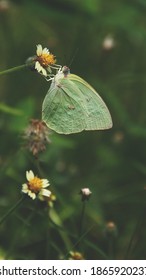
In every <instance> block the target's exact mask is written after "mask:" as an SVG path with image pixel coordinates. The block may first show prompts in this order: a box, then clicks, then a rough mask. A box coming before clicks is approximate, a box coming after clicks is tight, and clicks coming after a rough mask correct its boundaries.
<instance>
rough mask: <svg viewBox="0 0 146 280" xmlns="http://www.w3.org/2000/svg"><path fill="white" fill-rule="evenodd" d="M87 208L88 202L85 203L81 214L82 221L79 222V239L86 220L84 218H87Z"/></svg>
mask: <svg viewBox="0 0 146 280" xmlns="http://www.w3.org/2000/svg"><path fill="white" fill-rule="evenodd" d="M85 207H86V201H83V206H82V212H81V217H80V221H79V238H80V236H81V235H82V231H83V220H84V216H85Z"/></svg>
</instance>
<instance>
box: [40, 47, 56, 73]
mask: <svg viewBox="0 0 146 280" xmlns="http://www.w3.org/2000/svg"><path fill="white" fill-rule="evenodd" d="M36 55H37V57H36V62H35V69H36V70H37V71H38V72H39V73H41V74H42V75H43V76H45V77H47V70H48V71H49V72H51V71H50V66H51V65H55V62H56V60H55V57H54V55H53V54H51V53H50V52H49V49H47V48H44V49H43V48H42V45H40V44H39V45H37V49H36Z"/></svg>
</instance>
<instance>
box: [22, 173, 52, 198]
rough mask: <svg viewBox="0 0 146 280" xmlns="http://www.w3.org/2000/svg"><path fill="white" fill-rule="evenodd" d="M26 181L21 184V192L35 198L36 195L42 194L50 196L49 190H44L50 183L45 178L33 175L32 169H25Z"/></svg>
mask: <svg viewBox="0 0 146 280" xmlns="http://www.w3.org/2000/svg"><path fill="white" fill-rule="evenodd" d="M26 179H27V180H28V182H27V183H25V184H23V185H22V192H23V193H26V194H28V196H30V197H31V198H32V199H35V198H36V197H37V195H43V196H46V197H50V195H51V191H49V190H46V188H47V187H48V186H49V185H50V184H49V181H48V180H47V179H40V178H38V177H37V176H34V173H33V172H32V170H30V171H26Z"/></svg>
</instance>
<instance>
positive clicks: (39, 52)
mask: <svg viewBox="0 0 146 280" xmlns="http://www.w3.org/2000/svg"><path fill="white" fill-rule="evenodd" d="M42 51H43V48H42V45H40V44H39V45H37V50H36V54H37V56H40V55H41V54H42Z"/></svg>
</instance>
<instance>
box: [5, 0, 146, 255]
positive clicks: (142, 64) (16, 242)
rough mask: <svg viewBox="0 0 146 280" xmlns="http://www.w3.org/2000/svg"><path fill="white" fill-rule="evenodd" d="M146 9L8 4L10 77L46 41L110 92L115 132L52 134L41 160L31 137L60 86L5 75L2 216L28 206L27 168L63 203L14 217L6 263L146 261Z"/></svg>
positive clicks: (36, 205)
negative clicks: (52, 89)
mask: <svg viewBox="0 0 146 280" xmlns="http://www.w3.org/2000/svg"><path fill="white" fill-rule="evenodd" d="M5 1H6V0H5ZM145 11H146V3H145V1H144V0H133V1H130V0H125V1H120V0H112V1H105V0H92V1H91V0H86V1H85V0H79V1H77V0H76V1H74V0H70V1H67V0H61V1H60V0H53V1H40V0H37V1H35V0H25V1H24V0H21V1H16V0H15V1H9V2H8V6H7V8H5V9H3V8H2V6H1V1H0V17H1V25H0V38H1V44H0V57H1V63H0V70H1V71H3V70H6V69H9V68H11V67H13V66H17V65H18V66H19V65H21V64H24V63H25V61H26V59H27V58H28V57H31V56H32V55H35V51H36V44H38V43H40V44H42V46H44V47H48V48H49V49H50V51H51V52H52V53H53V54H55V55H56V59H57V63H58V64H61V65H67V66H69V67H70V69H71V73H75V74H77V75H78V76H81V77H83V78H84V79H85V80H87V82H89V84H91V85H92V86H93V87H94V88H95V89H96V90H97V92H99V93H100V94H101V96H102V97H103V99H104V100H105V103H106V104H107V106H108V108H109V110H110V112H111V115H112V119H113V125H114V126H113V128H112V129H111V130H109V131H102V132H101V131H92V132H91V131H89V132H88V131H86V132H82V133H79V134H74V135H69V136H67V135H58V134H55V133H52V134H51V135H50V139H51V143H50V144H48V146H47V148H46V150H45V151H44V152H43V153H41V154H40V155H39V158H36V157H34V156H33V155H32V153H31V152H30V151H28V150H27V149H26V147H25V144H24V139H23V137H22V135H23V132H24V130H25V129H26V127H27V125H28V123H29V120H30V119H31V118H33V119H35V118H36V119H41V108H42V102H43V100H44V97H45V95H46V93H47V91H48V89H49V86H50V82H46V81H45V79H43V78H42V77H41V76H39V75H38V74H37V73H36V72H35V71H30V70H29V69H24V70H21V71H19V72H16V71H15V72H14V73H9V74H8V75H3V76H0V95H1V102H0V114H1V118H0V130H1V145H0V164H1V169H0V181H1V184H0V216H1V218H2V217H3V215H5V214H6V213H7V211H9V209H11V207H12V208H13V207H14V205H15V204H16V203H18V202H19V200H20V199H21V188H22V184H23V183H25V181H26V178H25V173H26V170H30V169H31V170H33V171H34V173H35V174H38V176H40V175H41V177H42V178H47V179H48V180H49V181H50V184H51V186H50V188H51V191H52V192H53V193H54V194H55V195H56V198H57V199H56V201H55V202H54V208H51V209H50V208H48V207H46V204H44V203H42V202H41V201H37V200H35V201H33V200H31V199H30V198H28V199H27V198H26V199H25V200H24V201H23V202H22V203H21V204H20V205H19V207H17V208H16V209H15V211H13V212H12V213H11V215H8V216H7V218H6V219H4V221H3V223H2V224H1V230H0V239H1V245H0V254H1V255H0V258H5V259H59V258H68V253H69V251H79V252H81V253H83V255H84V258H85V259H105V258H107V259H110V258H114V259H145V258H146V250H145V249H146V248H145V246H146V245H145V236H146V224H145V216H144V215H145V208H146V193H145V184H146V145H145V142H146V113H145V112H146V105H145V104H146V95H145V90H146V79H145V76H146V55H145V46H146V17H145ZM85 187H88V188H90V190H91V191H92V195H91V197H90V199H89V201H86V202H85V205H86V208H85V213H84V215H85V216H84V219H83V228H82V232H81V233H80V234H79V224H80V222H81V213H82V207H83V202H82V201H81V197H80V196H79V192H80V189H81V188H85ZM109 222H113V223H114V224H109ZM113 225H114V226H113ZM111 243H112V244H113V248H112V250H111V246H110V244H111Z"/></svg>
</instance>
